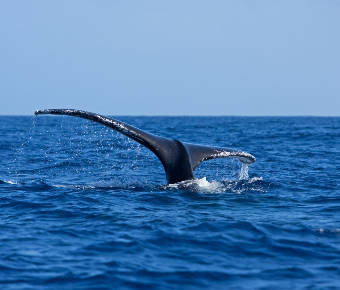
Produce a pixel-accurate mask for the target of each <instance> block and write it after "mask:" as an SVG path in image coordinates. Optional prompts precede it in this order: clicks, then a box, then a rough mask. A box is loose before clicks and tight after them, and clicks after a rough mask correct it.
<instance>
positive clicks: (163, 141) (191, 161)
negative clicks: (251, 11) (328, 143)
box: [34, 109, 255, 184]
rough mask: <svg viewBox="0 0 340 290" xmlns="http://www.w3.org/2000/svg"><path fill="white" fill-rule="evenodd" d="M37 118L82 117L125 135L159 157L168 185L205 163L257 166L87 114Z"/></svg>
mask: <svg viewBox="0 0 340 290" xmlns="http://www.w3.org/2000/svg"><path fill="white" fill-rule="evenodd" d="M34 114H35V115H43V114H52V115H68V116H73V117H79V118H83V119H87V120H91V121H94V122H97V123H100V124H102V125H104V126H107V127H109V128H111V129H113V130H116V131H117V132H119V133H122V134H124V135H125V136H127V137H129V138H131V139H132V140H135V141H136V142H138V143H139V144H141V145H143V146H145V147H146V148H148V149H149V150H150V151H151V152H153V153H154V154H155V155H156V156H157V157H158V159H159V160H160V161H161V162H162V165H163V167H164V169H165V173H166V181H167V184H172V183H177V182H181V181H184V180H192V179H195V176H194V170H195V169H196V167H197V166H198V164H199V163H201V162H202V161H204V160H209V159H215V158H228V157H229V158H230V157H234V158H238V159H239V160H240V161H241V162H242V163H244V164H252V163H254V162H255V157H254V156H252V155H251V154H248V153H245V152H240V151H234V150H230V149H226V148H220V147H210V146H203V145H196V144H190V143H184V142H181V141H179V140H177V139H168V138H164V137H159V136H155V135H153V134H150V133H147V132H145V131H142V130H140V129H137V128H135V127H132V126H130V125H128V124H126V123H123V122H120V121H117V120H114V119H111V118H108V117H104V116H101V115H98V114H94V113H90V112H86V111H80V110H73V109H48V110H40V111H35V113H34Z"/></svg>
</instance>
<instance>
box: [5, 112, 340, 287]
mask: <svg viewBox="0 0 340 290" xmlns="http://www.w3.org/2000/svg"><path fill="white" fill-rule="evenodd" d="M117 119H118V120H121V121H124V122H126V123H128V124H131V125H133V126H135V127H138V128H140V129H143V130H146V131H148V132H151V133H153V134H156V135H160V136H164V137H169V138H176V139H179V140H181V141H183V142H191V143H196V144H203V145H214V146H221V147H227V148H231V149H236V150H241V151H246V152H248V153H251V154H253V155H254V156H255V157H256V159H257V161H256V163H254V164H253V165H251V166H249V168H248V167H245V166H242V165H241V163H240V162H239V161H238V160H235V159H218V160H210V161H205V162H202V163H201V164H200V165H199V167H198V168H197V169H196V171H195V175H196V177H197V181H195V182H192V183H191V184H185V185H183V184H182V185H181V184H176V185H169V186H167V185H166V182H165V173H164V169H163V167H162V165H161V163H160V161H159V160H158V159H157V158H156V157H155V156H154V155H153V153H151V152H149V151H148V150H147V149H145V148H143V147H142V146H140V145H138V144H137V143H135V142H134V141H131V140H129V139H128V138H126V137H124V136H122V135H120V134H118V133H116V132H114V131H112V130H111V129H109V128H106V127H103V126H101V125H99V124H95V123H92V122H90V121H86V120H82V119H78V118H72V117H67V116H39V117H14V116H13V117H7V116H6V117H5V116H3V117H0V206H1V211H0V288H1V289H273V288H277V289H340V279H339V278H340V215H339V213H340V190H339V188H340V181H339V180H340V154H339V153H340V145H339V144H340V118H321V117H117Z"/></svg>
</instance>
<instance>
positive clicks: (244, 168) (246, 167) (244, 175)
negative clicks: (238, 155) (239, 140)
mask: <svg viewBox="0 0 340 290" xmlns="http://www.w3.org/2000/svg"><path fill="white" fill-rule="evenodd" d="M248 171H249V165H248V164H244V163H242V166H241V170H240V173H239V180H247V179H248V178H249V174H248Z"/></svg>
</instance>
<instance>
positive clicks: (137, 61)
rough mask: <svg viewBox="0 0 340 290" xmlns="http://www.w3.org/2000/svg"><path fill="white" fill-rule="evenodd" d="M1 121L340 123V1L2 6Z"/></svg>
mask: <svg viewBox="0 0 340 290" xmlns="http://www.w3.org/2000/svg"><path fill="white" fill-rule="evenodd" d="M0 43H1V45H0V99H1V106H0V115H32V114H33V113H34V111H35V110H38V109H52V108H70V109H81V110H87V111H91V112H95V113H99V114H102V115H233V116H236V115H239V116H276V115H280V116H292V115H293V116H294V115H313V116H340V1H338V0H330V1H315V0H301V1H296V0H295V1H289V0H288V1H281V0H277V1H269V0H266V1H261V0H259V1H250V0H238V1H228V0H216V1H215V0H214V1H212V0H209V1H208V0H206V1H199V0H180V1H179V0H172V1H159V0H155V1H149V0H145V1H140V0H139V1H132V0H131V1H130V0H126V1H86V0H68V1H65V0H61V1H43V0H39V1H35V0H31V1H23V0H21V1H20V0H19V1H9V0H2V1H0Z"/></svg>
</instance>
